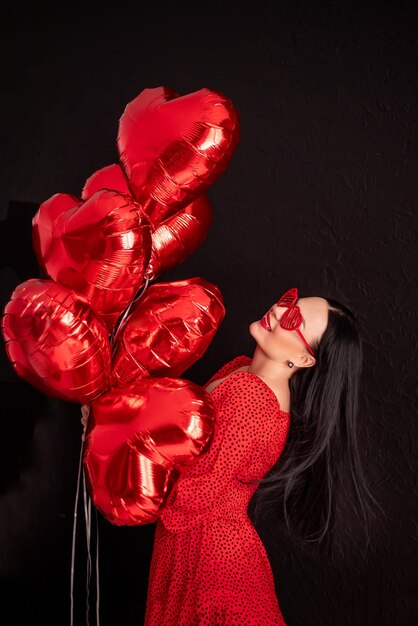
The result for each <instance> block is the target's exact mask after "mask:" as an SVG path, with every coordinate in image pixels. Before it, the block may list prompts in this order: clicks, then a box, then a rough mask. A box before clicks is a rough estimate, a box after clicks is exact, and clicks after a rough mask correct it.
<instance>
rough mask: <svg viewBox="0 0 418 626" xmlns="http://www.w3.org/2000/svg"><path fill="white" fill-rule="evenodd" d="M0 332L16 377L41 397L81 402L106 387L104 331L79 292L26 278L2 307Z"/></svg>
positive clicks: (107, 367) (106, 342) (107, 366)
mask: <svg viewBox="0 0 418 626" xmlns="http://www.w3.org/2000/svg"><path fill="white" fill-rule="evenodd" d="M1 330H2V334H3V338H4V340H5V343H6V352H7V356H8V358H9V360H10V362H11V363H12V366H13V367H14V369H15V371H16V373H17V374H18V375H19V376H21V377H22V378H24V379H25V380H26V381H27V382H29V383H30V384H31V385H33V386H34V387H36V388H37V389H39V390H40V391H42V393H45V394H47V395H49V396H53V397H56V398H59V399H61V400H69V401H71V402H82V403H84V402H90V401H92V400H94V399H95V398H97V397H98V396H100V394H102V393H103V392H104V391H106V390H107V389H108V388H109V381H110V344H109V340H108V331H107V328H106V326H105V324H104V322H103V320H102V319H101V318H99V317H98V316H97V315H95V313H94V312H93V310H92V309H91V307H90V305H89V302H88V300H87V299H86V298H85V297H84V296H82V295H81V294H79V293H78V292H76V291H74V290H71V289H67V288H66V287H63V286H62V285H60V284H59V283H56V282H54V281H52V280H43V279H38V278H32V279H30V280H27V281H25V282H24V283H21V284H20V285H18V286H17V287H16V289H15V290H14V291H13V293H12V295H11V298H10V300H9V302H8V303H7V304H6V306H5V308H4V313H3V316H2V319H1Z"/></svg>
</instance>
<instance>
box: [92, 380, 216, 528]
mask: <svg viewBox="0 0 418 626" xmlns="http://www.w3.org/2000/svg"><path fill="white" fill-rule="evenodd" d="M215 418H216V408H215V405H214V403H213V400H212V399H211V397H210V395H209V394H207V393H206V392H205V391H204V389H203V388H202V387H200V386H199V385H196V384H194V383H192V382H190V381H188V380H183V379H174V378H143V379H140V380H137V381H135V383H133V384H132V385H129V386H128V387H127V388H123V389H118V390H113V391H109V392H107V393H105V394H103V395H102V396H100V398H98V399H97V400H95V401H94V402H93V403H92V405H91V408H90V415H89V418H88V422H87V430H86V437H85V441H84V449H83V466H84V469H85V476H86V482H87V487H88V490H89V493H90V497H91V499H92V501H93V503H94V505H95V506H96V507H97V508H98V509H99V510H100V511H101V513H102V514H103V515H104V516H105V517H106V519H107V520H108V521H109V522H111V523H112V524H116V525H118V526H133V525H138V524H147V523H150V522H154V521H156V519H157V517H158V512H159V511H160V509H161V508H162V507H163V506H164V505H165V502H166V500H167V498H168V496H169V495H170V492H171V490H172V488H173V487H174V485H175V483H176V481H177V479H178V477H179V476H180V474H181V472H182V471H183V470H184V469H185V468H186V467H187V466H189V465H191V464H192V463H193V462H194V461H195V459H196V457H198V456H199V455H200V454H201V453H202V452H204V450H205V449H206V448H207V447H208V446H209V445H210V442H211V440H212V436H213V432H214V423H215Z"/></svg>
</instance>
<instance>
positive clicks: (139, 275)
mask: <svg viewBox="0 0 418 626" xmlns="http://www.w3.org/2000/svg"><path fill="white" fill-rule="evenodd" d="M32 225H33V229H32V235H33V247H34V250H35V254H36V257H37V259H38V262H39V265H40V266H41V268H42V269H43V271H44V272H45V273H46V274H47V276H48V277H50V278H52V279H53V280H56V281H57V282H59V283H61V285H64V286H65V287H68V288H70V289H75V290H77V291H78V292H80V293H81V294H83V295H85V296H86V298H87V299H88V300H89V302H90V305H91V307H92V308H93V310H94V311H95V312H96V313H97V314H98V315H100V316H101V317H102V318H103V320H104V322H105V324H106V326H107V328H108V329H109V330H111V329H112V328H113V326H114V325H115V324H116V321H117V320H118V318H119V316H120V314H121V313H122V312H123V311H124V309H125V308H126V306H127V305H128V304H129V303H130V301H131V300H132V298H133V297H134V295H135V293H136V291H137V289H138V286H139V285H140V284H141V283H142V281H143V278H144V272H145V269H146V267H147V265H148V262H149V259H150V255H151V245H152V241H151V225H150V223H149V221H148V219H147V218H146V217H145V216H144V215H143V213H142V211H141V207H140V206H139V204H138V203H136V202H134V200H133V199H132V197H131V196H130V195H128V194H123V193H120V192H117V191H113V190H111V191H109V190H107V189H102V190H100V191H97V192H96V193H94V194H93V195H92V196H91V197H90V198H88V199H87V200H86V201H85V202H82V201H81V200H80V199H77V198H76V197H74V196H71V195H68V194H62V193H59V194H55V195H53V196H52V197H51V198H49V199H48V200H46V201H45V202H43V203H42V204H41V205H40V207H39V210H38V212H37V213H36V215H35V217H34V218H33V220H32Z"/></svg>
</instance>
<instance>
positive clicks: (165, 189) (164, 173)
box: [117, 87, 239, 227]
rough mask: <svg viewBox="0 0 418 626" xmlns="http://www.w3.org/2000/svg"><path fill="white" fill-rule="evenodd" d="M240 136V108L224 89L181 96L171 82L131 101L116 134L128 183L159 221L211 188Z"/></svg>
mask: <svg viewBox="0 0 418 626" xmlns="http://www.w3.org/2000/svg"><path fill="white" fill-rule="evenodd" d="M238 141H239V119H238V113H237V111H236V109H235V107H234V105H233V104H232V102H231V101H230V100H229V99H228V98H226V97H225V96H224V95H222V94H221V93H220V92H219V91H215V90H210V89H206V88H205V89H200V90H199V91H195V92H193V93H190V94H186V95H184V96H179V94H177V93H176V92H175V91H173V90H172V89H169V88H168V87H156V88H153V89H144V90H143V91H141V93H140V94H139V95H138V96H137V97H136V98H134V99H133V100H132V101H131V102H129V103H128V104H127V105H126V107H125V110H124V112H123V113H122V116H121V118H120V120H119V132H118V138H117V144H118V149H119V154H120V160H121V163H122V165H123V168H124V170H125V174H126V176H127V178H128V179H129V186H130V188H131V190H132V192H133V195H134V197H135V198H136V200H138V202H140V204H141V206H142V207H143V209H144V212H145V214H146V215H147V216H148V217H149V219H150V221H151V223H152V224H153V225H154V226H155V227H156V226H157V225H159V224H160V223H161V222H162V221H163V220H166V219H168V218H169V217H171V216H172V215H173V214H175V213H177V212H178V211H179V210H180V209H181V208H183V207H185V206H186V205H187V204H190V202H192V201H193V200H195V199H196V197H197V196H199V195H201V194H202V193H203V192H204V191H206V189H208V187H209V186H210V185H211V184H212V183H213V182H214V181H215V180H216V179H217V178H218V177H219V176H220V175H221V174H222V172H224V170H225V169H226V168H227V166H228V164H229V161H230V160H231V157H232V155H233V153H234V151H235V148H236V146H237V143H238Z"/></svg>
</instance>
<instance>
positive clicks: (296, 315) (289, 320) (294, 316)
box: [280, 306, 302, 330]
mask: <svg viewBox="0 0 418 626" xmlns="http://www.w3.org/2000/svg"><path fill="white" fill-rule="evenodd" d="M301 324H302V314H301V312H300V309H299V307H298V306H295V307H292V308H289V309H287V311H285V312H284V314H283V315H282V317H281V318H280V326H281V327H282V328H285V329H286V330H296V328H299V326H300V325H301Z"/></svg>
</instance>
